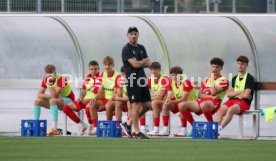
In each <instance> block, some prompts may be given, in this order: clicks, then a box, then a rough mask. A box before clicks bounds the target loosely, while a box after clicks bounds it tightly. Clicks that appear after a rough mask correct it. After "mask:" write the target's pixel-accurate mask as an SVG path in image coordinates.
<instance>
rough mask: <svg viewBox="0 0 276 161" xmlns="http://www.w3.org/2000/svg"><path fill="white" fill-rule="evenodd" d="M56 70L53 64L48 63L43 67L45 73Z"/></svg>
mask: <svg viewBox="0 0 276 161" xmlns="http://www.w3.org/2000/svg"><path fill="white" fill-rule="evenodd" d="M55 70H56V67H55V66H54V65H53V64H48V65H46V66H45V67H44V71H45V72H46V73H53V71H55Z"/></svg>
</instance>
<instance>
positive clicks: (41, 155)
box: [0, 137, 276, 161]
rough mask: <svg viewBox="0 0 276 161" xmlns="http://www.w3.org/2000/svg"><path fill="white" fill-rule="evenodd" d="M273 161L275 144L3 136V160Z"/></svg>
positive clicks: (0, 153)
mask: <svg viewBox="0 0 276 161" xmlns="http://www.w3.org/2000/svg"><path fill="white" fill-rule="evenodd" d="M32 160H33V161H55V160H58V161H91V160H95V161H178V160H179V161H183V160H187V161H201V160H202V161H203V160H204V161H227V160H230V161H272V160H276V141H256V140H230V139H227V140H192V139H150V140H137V139H128V138H122V139H97V138H94V137H45V138H23V137H0V161H32Z"/></svg>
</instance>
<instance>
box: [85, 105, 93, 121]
mask: <svg viewBox="0 0 276 161" xmlns="http://www.w3.org/2000/svg"><path fill="white" fill-rule="evenodd" d="M85 113H86V117H87V120H88V122H89V124H90V125H91V124H92V119H91V115H90V108H88V107H86V108H85Z"/></svg>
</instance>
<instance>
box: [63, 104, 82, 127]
mask: <svg viewBox="0 0 276 161" xmlns="http://www.w3.org/2000/svg"><path fill="white" fill-rule="evenodd" d="M63 112H64V113H65V114H66V115H67V116H68V117H69V118H70V119H71V120H73V121H74V122H75V123H77V124H78V123H80V118H79V117H78V116H77V115H76V114H75V112H74V111H73V110H71V108H70V106H68V105H65V106H63Z"/></svg>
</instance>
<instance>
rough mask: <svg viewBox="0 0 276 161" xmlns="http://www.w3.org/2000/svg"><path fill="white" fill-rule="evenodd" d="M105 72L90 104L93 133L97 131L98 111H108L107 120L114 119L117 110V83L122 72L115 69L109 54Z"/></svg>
mask: <svg viewBox="0 0 276 161" xmlns="http://www.w3.org/2000/svg"><path fill="white" fill-rule="evenodd" d="M103 65H104V72H103V74H102V85H101V87H100V89H99V91H98V93H97V95H96V97H95V98H94V99H92V101H91V104H89V105H88V106H89V108H90V112H91V119H92V124H93V127H94V128H93V131H92V133H93V134H94V133H96V131H97V122H98V112H100V111H106V120H112V117H113V112H114V111H115V100H114V93H115V84H116V83H119V82H120V81H119V79H120V74H119V73H118V72H116V71H114V70H113V68H114V65H115V64H114V59H113V58H112V57H110V56H107V57H105V58H104V59H103Z"/></svg>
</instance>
